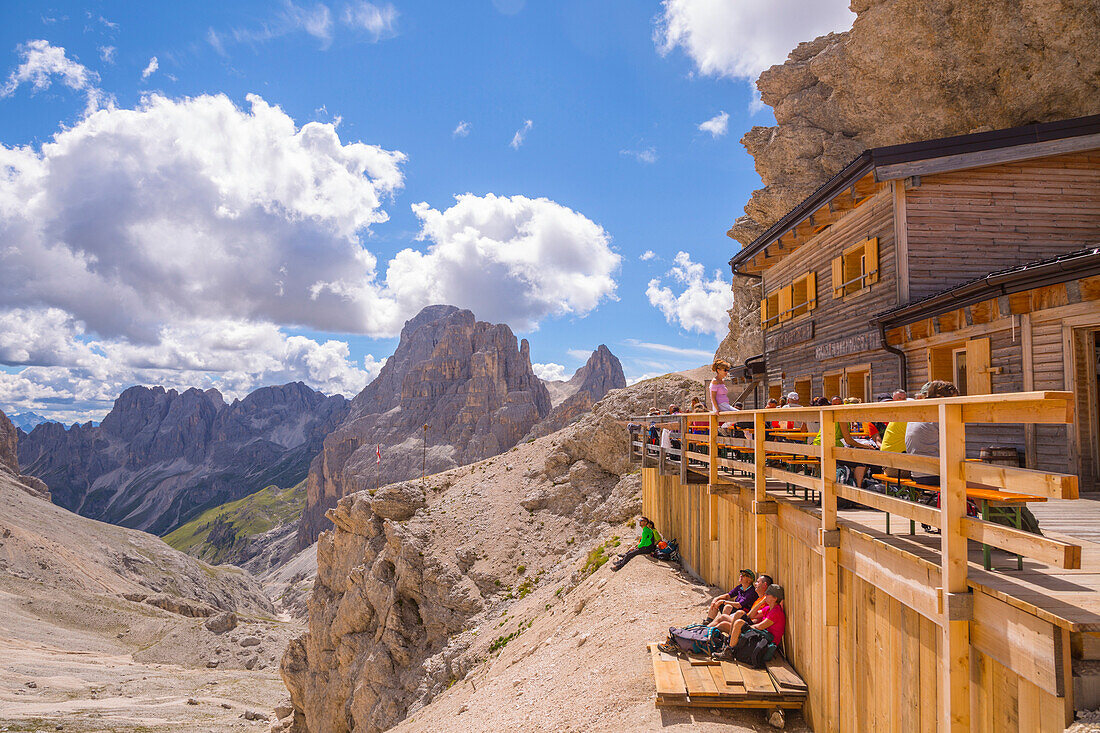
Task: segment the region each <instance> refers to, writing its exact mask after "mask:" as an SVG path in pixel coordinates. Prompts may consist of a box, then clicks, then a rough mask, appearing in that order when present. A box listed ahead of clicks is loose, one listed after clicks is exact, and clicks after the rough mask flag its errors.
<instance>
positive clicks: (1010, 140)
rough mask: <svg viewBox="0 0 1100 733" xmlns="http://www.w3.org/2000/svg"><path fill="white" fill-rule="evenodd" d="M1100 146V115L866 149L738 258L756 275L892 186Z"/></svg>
mask: <svg viewBox="0 0 1100 733" xmlns="http://www.w3.org/2000/svg"><path fill="white" fill-rule="evenodd" d="M1097 148H1100V115H1091V116H1088V117H1077V118H1074V119H1070V120H1059V121H1056V122H1045V123H1042V124H1037V125H1025V126H1023V127H1013V128H1008V129H1005V130H993V131H990V132H978V133H972V134H969V135H956V136H953V137H945V138H940V139H937V140H924V141H921V142H915V143H906V144H904V145H890V146H885V147H880V148H871V149H869V150H865V151H864V152H863V153H861V154H860V155H859V156H857V157H856V158H855V159H854V160H852V161H851V162H850V163H848V165H846V166H844V168H843V169H842V170H841V171H839V172H838V173H837V174H836V175H835V176H833V177H832V178H830V179H829V180H828V181H826V182H825V184H824V185H822V186H821V187H820V188H818V189H817V190H816V191H814V192H813V193H812V194H811V195H810V196H809V197H807V198H806V199H805V200H803V201H802V202H801V203H800V204H798V206H796V207H794V208H793V209H791V211H790V212H788V213H787V214H786V216H784V217H783V218H782V219H780V220H779V221H777V222H776V223H775V224H773V225H772V226H770V227H768V229H767V230H766V231H765V232H764V233H763V234H761V235H760V236H759V237H757V238H756V239H755V240H753V241H752V242H751V243H750V244H749V245H747V246H745V247H743V248H742V249H741V251H740V252H738V253H737V254H735V255H734V256H733V258H732V259H731V260H730V263H729V264H730V267H731V268H732V269H733V271H734V274H742V273H744V274H756V275H759V274H760V273H761V272H763V271H764V270H766V269H767V268H768V267H770V266H771V265H772V264H774V263H775V262H776V261H778V260H779V259H782V258H783V257H785V256H786V255H788V254H790V253H791V252H792V251H794V250H795V249H797V248H798V247H800V246H801V245H803V244H805V243H806V242H808V241H809V240H810V239H812V238H813V237H815V236H816V235H817V234H819V233H820V232H821V231H822V230H824V229H825V228H828V227H829V226H830V225H831V224H832V222H833V221H835V220H836V219H838V218H840V216H842V215H843V214H844V213H847V211H849V210H850V209H852V208H854V207H855V206H858V205H859V204H860V203H862V202H863V201H865V200H866V199H867V197H868V196H870V195H873V194H874V192H875V191H877V190H879V189H880V188H881V187H882V186H883V185H884V184H885V183H887V182H889V181H894V180H900V179H906V178H911V177H914V176H922V175H932V174H935V173H944V172H947V171H955V170H966V169H970V168H980V167H983V166H987V165H997V164H1000V163H1006V162H1015V161H1021V160H1030V159H1034V158H1042V157H1047V156H1050V155H1061V154H1064V153H1069V152H1077V151H1081V150H1093V149H1097Z"/></svg>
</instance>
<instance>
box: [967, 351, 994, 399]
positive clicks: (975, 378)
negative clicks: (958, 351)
mask: <svg viewBox="0 0 1100 733" xmlns="http://www.w3.org/2000/svg"><path fill="white" fill-rule="evenodd" d="M989 368H990V350H989V339H987V338H984V339H971V340H969V341H967V342H966V394H968V395H975V394H992V392H993V377H992V375H991V373H990V371H989Z"/></svg>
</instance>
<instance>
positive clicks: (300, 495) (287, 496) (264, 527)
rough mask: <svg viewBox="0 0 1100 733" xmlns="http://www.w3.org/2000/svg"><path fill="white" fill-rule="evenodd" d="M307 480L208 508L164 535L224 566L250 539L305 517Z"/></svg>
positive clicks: (176, 544)
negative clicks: (234, 552)
mask: <svg viewBox="0 0 1100 733" xmlns="http://www.w3.org/2000/svg"><path fill="white" fill-rule="evenodd" d="M305 503H306V491H305V481H303V482H302V483H300V484H298V485H297V486H292V487H290V488H286V489H280V488H279V487H277V486H268V487H267V488H266V489H261V490H260V491H257V492H256V493H254V494H249V495H248V496H246V497H244V498H243V499H237V500H236V501H231V502H228V503H226V504H222V505H221V506H216V507H214V508H213V509H207V510H206V511H205V512H203V513H202V514H200V515H199V516H197V517H195V518H194V519H192V520H191V521H190V522H188V523H187V524H185V525H183V526H181V527H179V528H177V529H175V530H173V531H172V532H170V533H169V534H167V535H165V536H164V541H165V542H167V543H168V544H169V545H170V546H171V547H174V548H175V549H177V550H180V551H181V552H186V553H187V554H189V555H192V556H194V557H198V558H199V559H201V560H205V561H206V562H209V563H212V564H215V565H217V564H220V563H222V562H224V561H225V558H227V557H229V556H230V555H231V554H232V552H233V551H234V549H236V548H237V547H239V546H240V545H241V544H243V543H244V541H246V540H247V539H248V538H249V537H252V536H255V535H259V534H263V533H264V532H267V531H268V530H270V529H272V528H273V527H276V526H278V525H281V524H285V523H287V522H292V521H294V520H295V519H297V518H298V517H300V516H302V509H303V508H304V507H305Z"/></svg>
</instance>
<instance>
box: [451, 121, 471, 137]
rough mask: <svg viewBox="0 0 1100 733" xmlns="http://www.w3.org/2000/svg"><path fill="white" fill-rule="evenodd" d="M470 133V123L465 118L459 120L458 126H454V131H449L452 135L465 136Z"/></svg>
mask: <svg viewBox="0 0 1100 733" xmlns="http://www.w3.org/2000/svg"><path fill="white" fill-rule="evenodd" d="M469 134H470V123H469V122H467V121H466V120H461V121H460V122H459V123H458V126H456V127H455V131H454V132H452V133H451V136H452V137H466V136H467V135H469Z"/></svg>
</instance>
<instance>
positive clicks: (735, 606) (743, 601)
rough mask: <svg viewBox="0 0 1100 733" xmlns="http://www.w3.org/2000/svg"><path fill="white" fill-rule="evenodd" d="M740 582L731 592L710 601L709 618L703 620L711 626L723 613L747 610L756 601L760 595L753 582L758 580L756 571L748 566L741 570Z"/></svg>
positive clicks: (730, 613) (729, 613)
mask: <svg viewBox="0 0 1100 733" xmlns="http://www.w3.org/2000/svg"><path fill="white" fill-rule="evenodd" d="M740 581H741V582H740V583H739V584H738V585H737V587H735V588H734V589H733V590H731V591H730V592H729V593H723V594H722V595H720V596H718V597H717V598H715V599H714V600H713V601H711V603H710V610H709V611H707V618H706V620H704V621H703V623H704V624H706V625H707V626H709V625H710V624H711V622H712V621H714V619H716V618H718V617H719V616H721V615H722V614H726V615H732V614H733V612H734V611H747V610H749V609H750V608H752V605H753V604H754V603H756V601H757V600H758V598H759V596H757V594H756V589H755V588H753V583H754V582H755V581H756V573H754V572H753V571H751V570H749V569H748V568H746V569H744V570H742V571H741V577H740Z"/></svg>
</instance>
